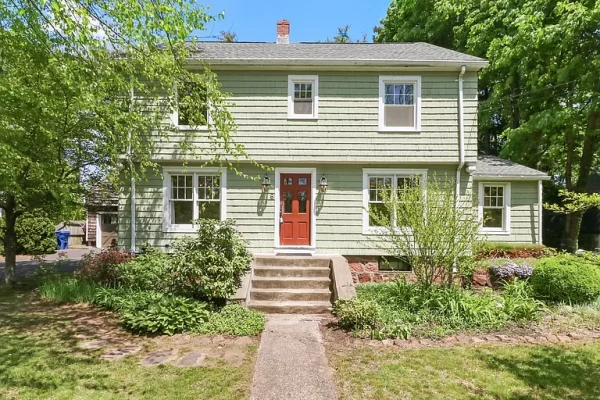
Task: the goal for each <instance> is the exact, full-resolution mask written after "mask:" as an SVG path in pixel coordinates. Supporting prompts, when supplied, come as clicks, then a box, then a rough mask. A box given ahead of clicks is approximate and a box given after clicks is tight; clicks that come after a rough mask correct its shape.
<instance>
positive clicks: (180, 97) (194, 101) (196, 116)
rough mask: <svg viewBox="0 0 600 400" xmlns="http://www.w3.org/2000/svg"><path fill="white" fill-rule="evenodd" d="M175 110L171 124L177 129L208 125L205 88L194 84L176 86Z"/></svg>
mask: <svg viewBox="0 0 600 400" xmlns="http://www.w3.org/2000/svg"><path fill="white" fill-rule="evenodd" d="M176 93H177V108H176V110H175V113H174V115H173V122H174V123H175V124H177V126H178V127H179V128H182V129H190V128H197V127H205V126H207V125H208V120H209V112H208V96H207V93H206V88H205V87H204V86H202V85H200V84H199V83H196V82H187V83H184V84H182V85H179V86H177V89H176Z"/></svg>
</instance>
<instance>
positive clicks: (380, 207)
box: [369, 203, 390, 226]
mask: <svg viewBox="0 0 600 400" xmlns="http://www.w3.org/2000/svg"><path fill="white" fill-rule="evenodd" d="M374 216H375V217H376V218H374ZM389 221H390V215H389V213H388V211H387V207H386V206H385V204H383V203H370V204H369V226H387V225H388V224H389Z"/></svg>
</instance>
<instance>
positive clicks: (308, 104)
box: [294, 100, 313, 115]
mask: <svg viewBox="0 0 600 400" xmlns="http://www.w3.org/2000/svg"><path fill="white" fill-rule="evenodd" d="M312 113H313V103H312V101H301V100H300V101H294V114H302V115H306V114H308V115H312Z"/></svg>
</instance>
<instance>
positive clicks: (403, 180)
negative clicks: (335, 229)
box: [363, 169, 427, 233]
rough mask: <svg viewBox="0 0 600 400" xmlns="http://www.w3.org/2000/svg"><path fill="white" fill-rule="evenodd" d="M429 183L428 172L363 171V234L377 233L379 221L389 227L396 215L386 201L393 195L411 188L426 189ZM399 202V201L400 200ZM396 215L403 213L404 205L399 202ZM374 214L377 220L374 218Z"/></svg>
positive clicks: (379, 225)
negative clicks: (389, 208) (426, 184)
mask: <svg viewBox="0 0 600 400" xmlns="http://www.w3.org/2000/svg"><path fill="white" fill-rule="evenodd" d="M426 182H427V171H426V170H387V169H381V170H376V169H363V233H376V232H377V229H381V228H382V227H381V224H380V223H378V222H379V221H383V222H386V223H387V224H388V225H389V222H390V219H394V218H395V217H394V215H387V214H394V213H393V212H390V210H388V207H387V206H386V204H385V203H386V199H389V198H390V196H391V195H392V193H394V192H396V193H397V194H398V195H401V193H402V192H403V191H405V190H408V189H409V188H414V187H417V186H419V187H421V188H422V190H424V188H425V186H424V185H425V183H426ZM398 200H399V199H398ZM397 206H398V207H397V209H396V210H395V212H396V213H399V212H402V203H401V202H398V204H397ZM373 214H376V215H377V218H373Z"/></svg>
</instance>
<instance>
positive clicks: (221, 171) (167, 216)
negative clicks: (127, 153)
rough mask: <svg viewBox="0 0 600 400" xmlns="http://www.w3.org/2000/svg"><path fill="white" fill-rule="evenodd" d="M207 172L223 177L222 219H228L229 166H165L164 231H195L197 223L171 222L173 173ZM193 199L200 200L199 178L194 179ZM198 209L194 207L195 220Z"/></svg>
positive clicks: (194, 200) (207, 173) (200, 173)
mask: <svg viewBox="0 0 600 400" xmlns="http://www.w3.org/2000/svg"><path fill="white" fill-rule="evenodd" d="M186 174H187V175H190V174H199V175H202V174H206V175H220V177H221V195H220V197H221V221H224V220H225V219H227V168H199V167H188V168H181V167H163V194H162V196H163V217H162V221H163V232H175V233H194V232H196V229H197V225H195V224H171V223H170V221H171V207H170V204H169V202H170V199H171V192H172V191H171V175H186ZM192 201H193V202H194V204H195V203H196V202H197V201H198V180H197V178H193V179H192ZM197 214H198V209H197V208H196V207H194V220H196V219H197V218H198V215H197Z"/></svg>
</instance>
